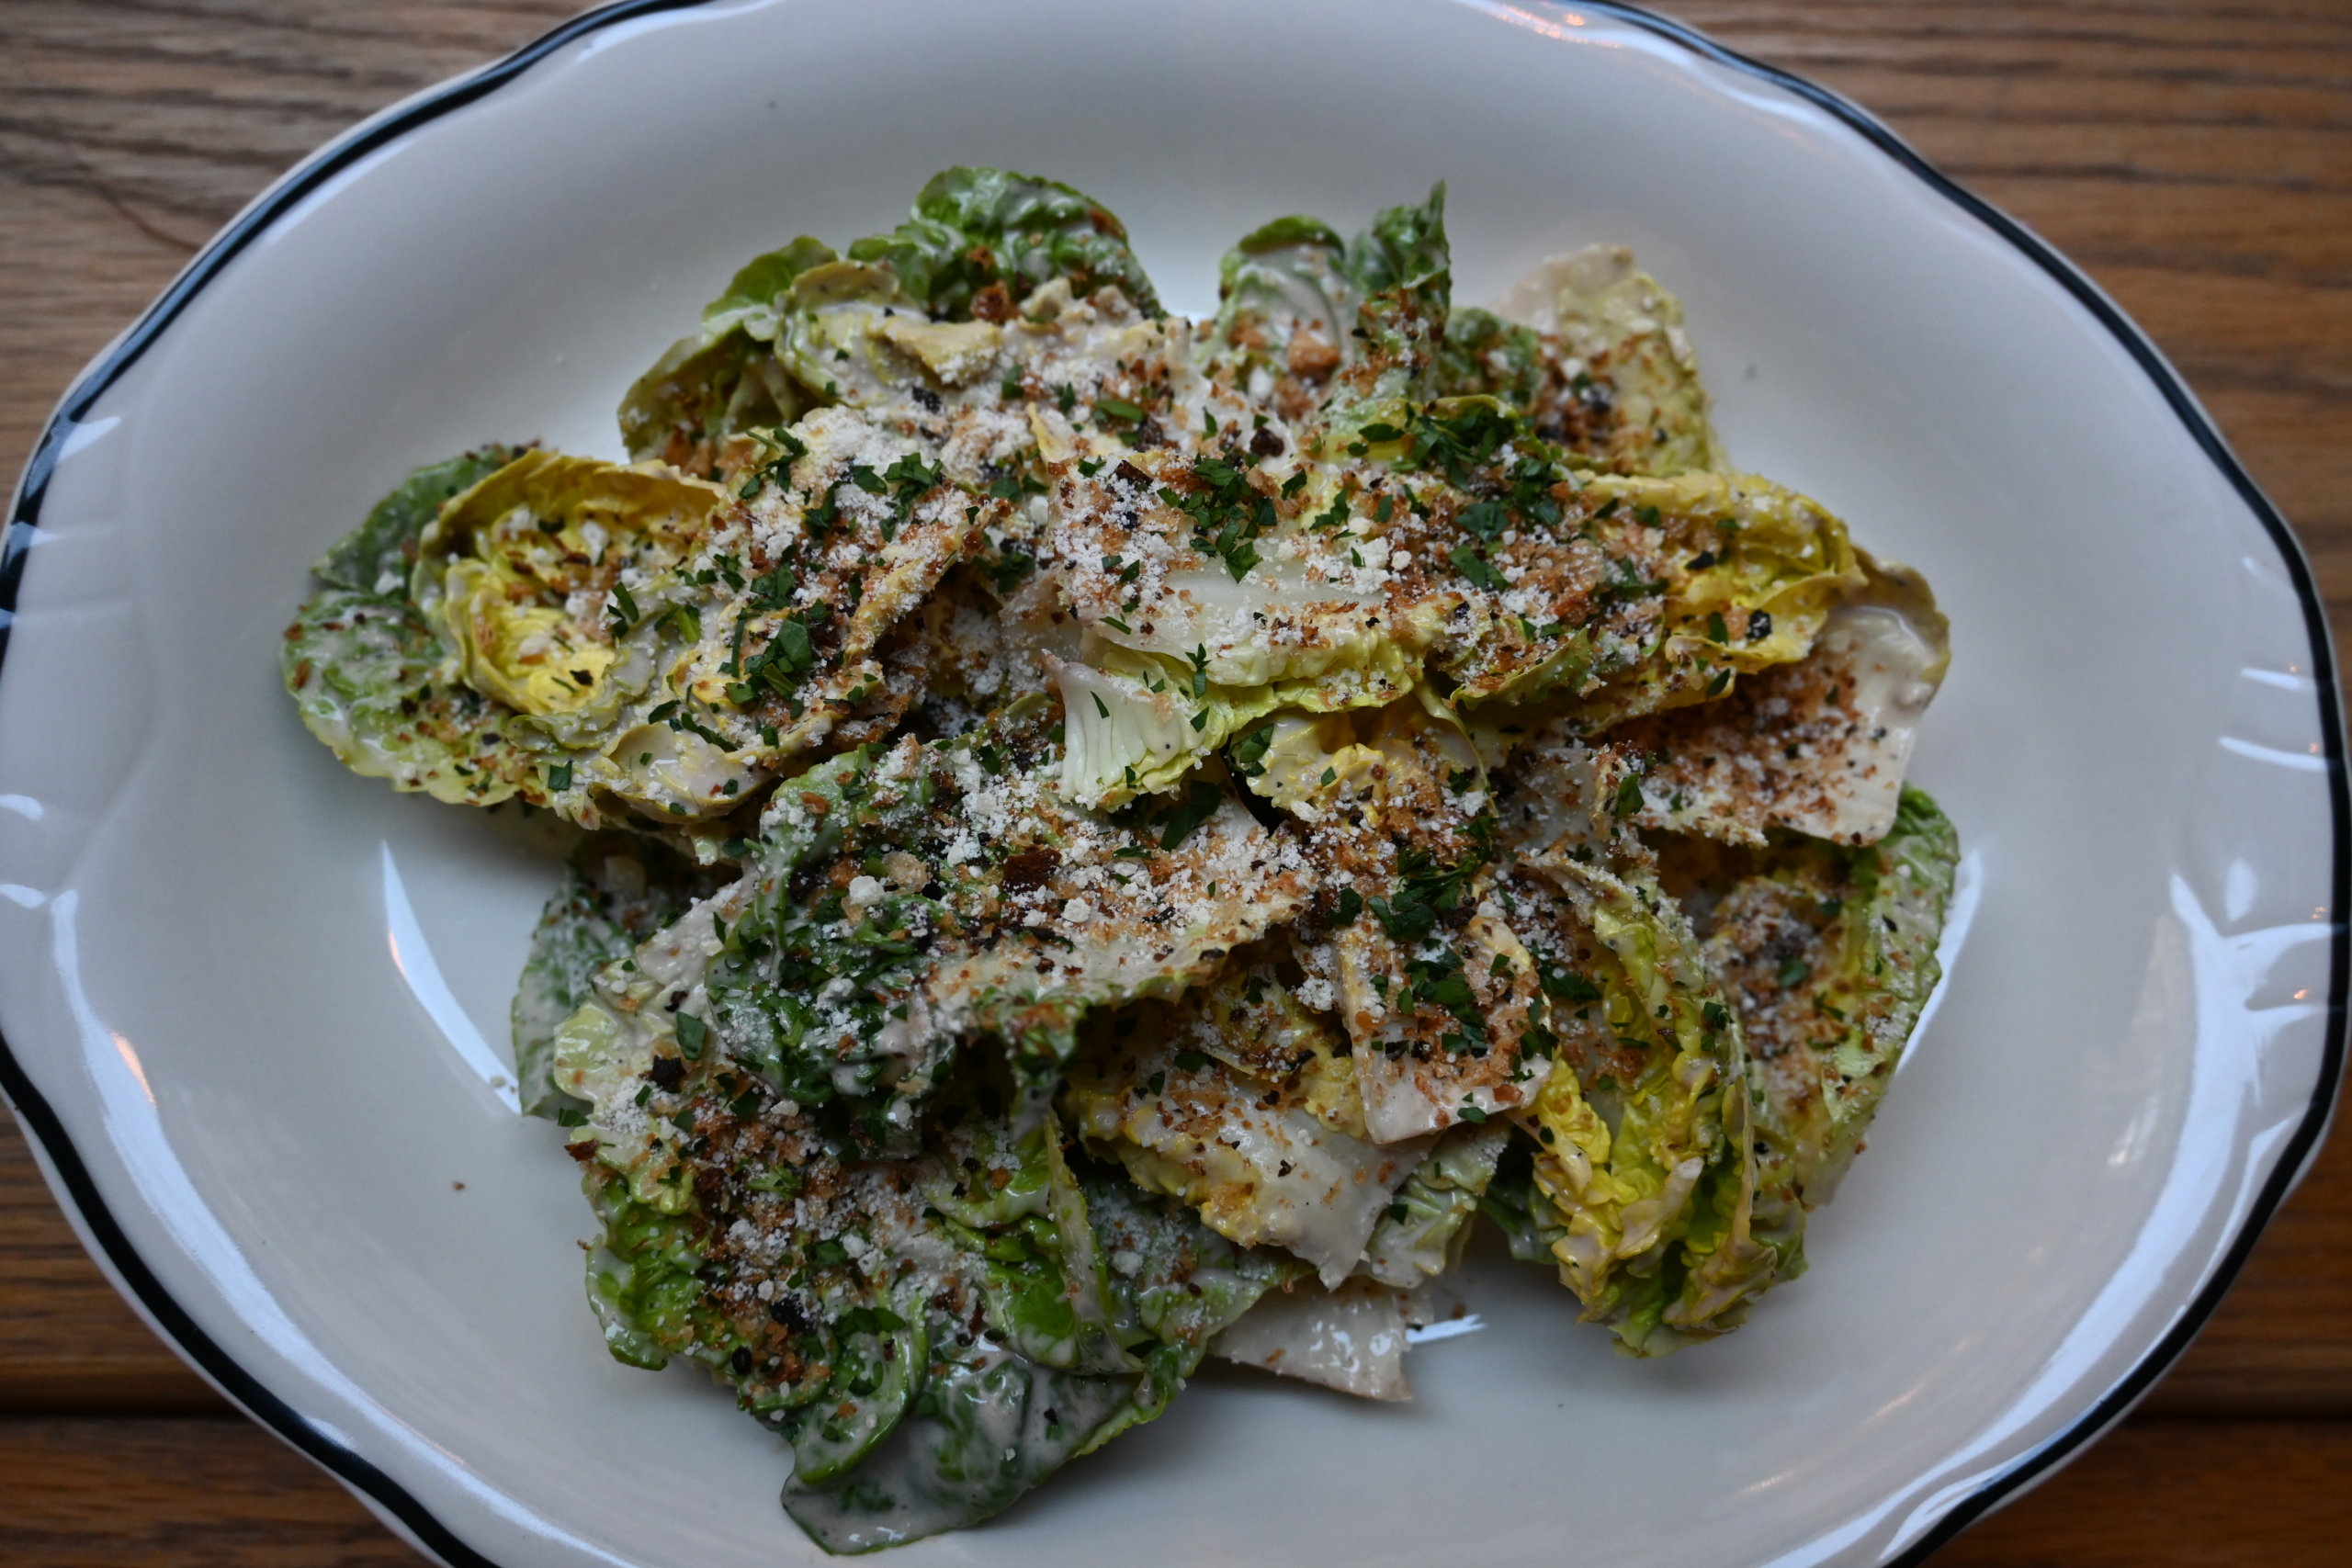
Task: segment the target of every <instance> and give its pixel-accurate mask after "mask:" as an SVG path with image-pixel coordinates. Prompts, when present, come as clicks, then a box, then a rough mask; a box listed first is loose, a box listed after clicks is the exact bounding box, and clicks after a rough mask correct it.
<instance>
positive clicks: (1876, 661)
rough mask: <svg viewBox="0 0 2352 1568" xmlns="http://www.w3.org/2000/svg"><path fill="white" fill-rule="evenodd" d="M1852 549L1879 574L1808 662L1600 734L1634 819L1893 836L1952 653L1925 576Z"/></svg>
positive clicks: (1610, 791) (1604, 781)
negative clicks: (1917, 745)
mask: <svg viewBox="0 0 2352 1568" xmlns="http://www.w3.org/2000/svg"><path fill="white" fill-rule="evenodd" d="M1854 553H1855V558H1856V560H1857V561H1858V562H1859V564H1860V567H1861V569H1862V570H1863V572H1864V573H1865V574H1866V575H1867V577H1868V579H1869V583H1868V585H1867V586H1866V587H1865V588H1863V589H1862V590H1861V591H1860V592H1856V593H1854V594H1852V595H1850V596H1849V597H1848V598H1845V599H1841V600H1839V601H1838V603H1837V604H1834V605H1832V606H1831V607H1830V609H1829V612H1828V615H1826V617H1825V619H1824V620H1823V623H1822V626H1821V630H1820V633H1819V634H1818V635H1817V636H1816V637H1815V639H1814V645H1813V649H1812V651H1811V652H1810V653H1808V654H1806V655H1805V657H1804V658H1803V659H1800V660H1792V661H1790V662H1787V663H1783V664H1776V665H1773V666H1770V667H1769V668H1767V669H1764V670H1761V671H1756V672H1754V673H1750V674H1743V675H1741V676H1740V677H1739V678H1738V679H1737V681H1736V682H1734V683H1733V684H1732V686H1731V690H1730V691H1729V692H1728V693H1726V694H1724V696H1722V697H1720V698H1717V699H1714V700H1713V701H1708V702H1702V703H1699V704H1697V705H1691V706H1687V707H1679V708H1674V709H1672V710H1670V711H1668V712H1666V713H1661V714H1654V715H1652V716H1648V717H1646V718H1638V719H1634V720H1633V721H1632V722H1630V723H1627V724H1622V725H1619V726H1617V727H1616V728H1613V729H1611V730H1610V731H1609V733H1608V734H1607V735H1606V736H1605V737H1603V738H1602V739H1600V740H1598V741H1596V742H1595V761H1596V766H1597V770H1598V779H1599V784H1600V790H1601V792H1602V794H1603V795H1604V796H1607V797H1611V798H1617V799H1621V800H1623V801H1624V803H1625V804H1626V805H1627V807H1630V808H1631V809H1629V810H1628V811H1627V812H1626V815H1627V816H1629V817H1630V818H1631V819H1632V820H1633V821H1634V823H1635V824H1637V825H1638V826H1641V827H1644V828H1662V829H1674V830H1676V831H1679V832H1689V833H1703V834H1705V835H1706V836H1708V837H1710V838H1714V839H1720V840H1724V841H1725V842H1727V843H1734V844H1749V845H1761V844H1763V843H1764V842H1765V841H1766V839H1767V835H1768V834H1770V832H1771V831H1772V830H1773V829H1792V830H1794V831H1796V832H1799V833H1804V834H1807V835H1809V836H1811V837H1814V838H1817V839H1828V840H1835V841H1837V842H1838V843H1846V844H1865V843H1871V842H1874V841H1876V840H1878V839H1880V838H1883V836H1884V835H1885V834H1886V833H1887V832H1888V830H1889V829H1892V828H1893V827H1894V822H1895V818H1896V815H1897V809H1898V804H1897V803H1898V798H1899V796H1900V795H1901V791H1902V787H1903V774H1904V770H1905V768H1906V767H1907V766H1908V765H1909V763H1910V759H1911V748H1912V744H1913V742H1914V741H1915V740H1916V739H1917V736H1918V732H1919V724H1920V721H1921V720H1922V719H1923V718H1925V717H1926V716H1927V711H1928V703H1929V702H1931V701H1932V700H1933V699H1934V697H1935V694H1936V688H1937V687H1938V686H1939V684H1940V683H1941V682H1942V680H1943V674H1944V671H1945V669H1946V667H1947V666H1949V665H1950V663H1951V642H1950V637H1949V634H1948V631H1947V628H1946V625H1945V622H1944V617H1943V615H1942V614H1941V613H1940V612H1939V611H1938V610H1937V609H1936V602H1935V598H1934V596H1933V595H1932V594H1930V593H1929V592H1928V585H1927V583H1926V582H1925V581H1922V580H1921V579H1920V578H1919V576H1918V574H1917V572H1914V571H1911V570H1908V569H1906V568H1904V567H1899V566H1883V565H1881V564H1880V563H1879V562H1877V561H1875V560H1872V559H1871V557H1870V555H1869V553H1868V552H1866V551H1862V550H1857V551H1855V552H1854ZM1636 800H1638V805H1635V802H1636Z"/></svg>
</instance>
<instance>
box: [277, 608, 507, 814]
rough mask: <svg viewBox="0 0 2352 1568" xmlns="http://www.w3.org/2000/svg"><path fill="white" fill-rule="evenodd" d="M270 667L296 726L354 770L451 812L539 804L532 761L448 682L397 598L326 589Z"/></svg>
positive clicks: (426, 629) (482, 704) (476, 702)
mask: <svg viewBox="0 0 2352 1568" xmlns="http://www.w3.org/2000/svg"><path fill="white" fill-rule="evenodd" d="M278 660H279V668H280V673H281V675H282V676H283V678H284V680H285V682H286V689H287V691H288V692H289V693H291V694H292V695H293V697H294V701H295V705H296V707H297V709H298V710H299V711H300V714H301V716H302V724H303V727H304V728H307V729H308V730H310V732H311V734H312V735H314V736H316V737H318V739H320V741H322V743H323V744H324V745H325V746H326V748H327V749H328V750H331V751H333V752H334V754H335V757H336V759H337V760H338V761H341V762H342V763H343V765H344V766H345V767H347V768H349V769H350V770H351V771H352V772H353V773H359V774H362V775H364V776H366V777H368V778H378V779H388V780H390V782H391V785H392V787H393V788H394V789H398V790H417V791H422V792H424V794H426V795H431V796H433V797H434V798H435V800H444V801H447V802H448V803H450V804H451V805H453V806H495V805H497V804H498V803H499V802H500V801H502V800H507V799H511V798H513V797H515V796H516V795H521V796H522V797H523V798H524V799H526V800H529V801H531V802H533V803H534V804H540V803H543V802H544V801H545V800H546V799H547V798H548V790H547V787H546V785H545V784H544V782H543V780H542V778H541V774H540V771H539V763H538V761H537V759H536V758H534V757H533V756H532V755H531V754H530V753H529V752H527V751H524V750H518V749H517V748H515V747H514V746H512V745H510V744H509V743H508V742H507V740H506V738H505V736H504V735H503V733H502V731H501V730H500V728H499V725H500V721H501V719H502V718H503V711H504V710H503V709H502V708H501V707H500V706H499V705H497V704H495V703H492V702H491V701H490V700H489V699H487V698H485V697H483V696H482V695H481V694H480V693H478V692H475V691H473V690H472V689H471V688H469V687H468V686H466V685H464V684H463V683H461V682H458V680H457V679H456V678H455V671H454V670H453V669H452V665H453V663H454V660H451V659H450V657H449V654H448V650H447V648H446V647H445V646H444V644H443V643H442V641H441V639H440V637H438V636H437V635H436V634H435V629H434V626H433V625H432V623H430V622H429V621H427V620H426V619H425V618H424V616H423V615H420V614H418V613H417V611H416V610H415V609H413V607H412V606H410V605H409V604H406V603H405V602H404V601H401V600H397V599H386V598H380V597H379V596H377V595H375V594H373V593H355V592H352V591H351V590H349V589H345V588H328V589H323V590H322V591H321V592H318V593H316V594H313V595H312V596H311V598H310V599H309V600H308V601H307V602H305V603H304V604H303V605H302V608H301V612H300V615H297V616H296V618H295V621H294V624H293V625H292V626H288V627H287V628H286V637H285V640H284V641H283V642H282V643H280V644H279V647H278Z"/></svg>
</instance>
